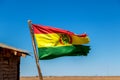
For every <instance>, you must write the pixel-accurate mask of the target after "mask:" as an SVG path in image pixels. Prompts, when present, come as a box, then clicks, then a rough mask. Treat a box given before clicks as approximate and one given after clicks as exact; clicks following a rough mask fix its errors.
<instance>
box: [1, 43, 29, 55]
mask: <svg viewBox="0 0 120 80" xmlns="http://www.w3.org/2000/svg"><path fill="white" fill-rule="evenodd" d="M0 47H1V48H6V49H11V50H14V51H18V52H22V53H23V54H27V55H29V54H28V51H25V50H21V49H17V48H14V47H11V46H8V45H5V44H2V43H0Z"/></svg>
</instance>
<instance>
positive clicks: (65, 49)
mask: <svg viewBox="0 0 120 80" xmlns="http://www.w3.org/2000/svg"><path fill="white" fill-rule="evenodd" d="M89 50H90V47H89V46H83V45H72V46H62V47H44V48H38V52H39V59H41V60H46V59H53V58H57V57H61V56H87V54H88V53H89Z"/></svg>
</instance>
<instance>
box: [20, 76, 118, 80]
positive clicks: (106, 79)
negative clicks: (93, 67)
mask: <svg viewBox="0 0 120 80" xmlns="http://www.w3.org/2000/svg"><path fill="white" fill-rule="evenodd" d="M20 80H39V79H38V77H21V78H20ZM43 80H120V76H81V77H78V76H69V77H68V76H62V77H56V76H49V77H44V79H43Z"/></svg>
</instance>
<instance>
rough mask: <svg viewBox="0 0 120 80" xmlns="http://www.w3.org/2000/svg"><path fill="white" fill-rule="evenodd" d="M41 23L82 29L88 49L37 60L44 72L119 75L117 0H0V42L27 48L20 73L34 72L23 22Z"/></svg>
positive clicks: (46, 74) (48, 74)
mask: <svg viewBox="0 0 120 80" xmlns="http://www.w3.org/2000/svg"><path fill="white" fill-rule="evenodd" d="M28 19H30V20H32V22H33V23H34V24H42V25H48V26H53V27H58V28H62V29H66V30H70V31H72V32H75V33H77V34H80V33H83V32H86V33H87V34H88V35H89V37H90V40H91V41H90V43H89V44H88V45H90V46H91V51H90V53H89V55H88V56H87V57H82V56H77V57H60V58H56V59H52V60H45V61H44V60H43V61H40V66H41V70H42V74H43V75H44V76H117V75H119V76H120V71H119V70H120V62H119V61H120V1H119V0H0V43H4V44H7V45H10V46H13V47H16V48H20V49H23V50H28V51H29V52H30V54H31V56H27V57H26V58H21V65H20V68H21V70H20V74H21V76H36V75H38V73H37V68H36V64H35V59H34V55H33V49H32V44H31V36H30V32H29V28H28V24H27V20H28Z"/></svg>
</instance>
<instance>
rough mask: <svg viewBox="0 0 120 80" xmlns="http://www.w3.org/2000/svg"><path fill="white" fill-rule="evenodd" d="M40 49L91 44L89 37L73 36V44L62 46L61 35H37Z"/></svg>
mask: <svg viewBox="0 0 120 80" xmlns="http://www.w3.org/2000/svg"><path fill="white" fill-rule="evenodd" d="M35 38H36V42H37V45H38V47H54V46H69V45H72V44H73V45H74V44H76V45H77V44H86V43H88V42H89V39H88V37H85V38H84V37H78V36H72V43H71V44H70V43H66V44H62V43H61V42H60V34H57V33H51V34H35Z"/></svg>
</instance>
